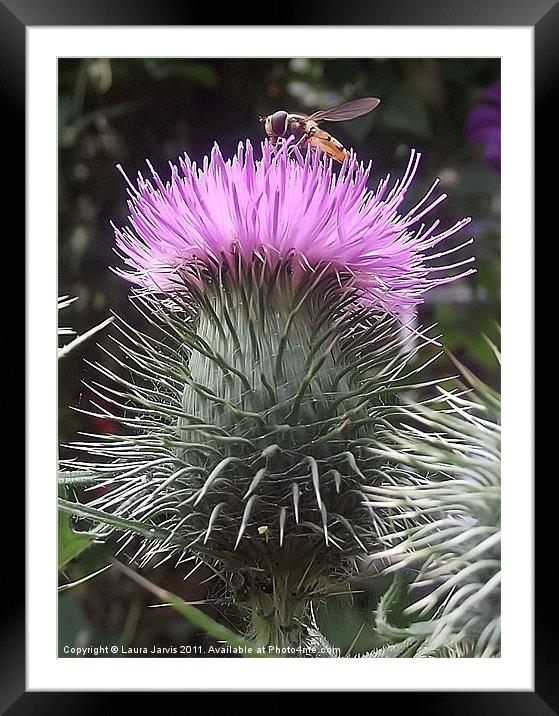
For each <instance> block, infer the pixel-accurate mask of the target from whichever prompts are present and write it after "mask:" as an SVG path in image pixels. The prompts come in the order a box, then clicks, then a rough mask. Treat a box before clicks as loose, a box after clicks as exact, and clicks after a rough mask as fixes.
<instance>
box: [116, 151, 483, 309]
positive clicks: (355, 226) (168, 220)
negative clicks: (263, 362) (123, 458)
mask: <svg viewBox="0 0 559 716" xmlns="http://www.w3.org/2000/svg"><path fill="white" fill-rule="evenodd" d="M288 150H289V151H288ZM419 159H420V154H419V153H418V152H415V151H414V150H412V152H411V155H410V159H409V162H408V165H407V168H406V170H405V172H404V174H403V176H402V177H401V178H400V179H399V180H396V181H391V178H390V175H388V176H387V177H385V178H384V179H382V180H381V181H380V182H379V184H378V186H377V188H376V190H374V191H371V190H370V189H369V188H368V187H367V182H368V180H369V176H370V172H371V163H369V165H368V166H367V167H365V166H364V165H363V164H362V163H357V161H356V160H355V159H354V158H350V159H348V160H346V161H345V162H344V164H343V165H342V166H341V168H340V169H339V171H338V173H337V174H336V173H335V172H334V170H333V165H332V162H331V160H328V159H325V158H324V157H323V156H322V155H320V154H319V153H318V152H313V151H309V152H307V153H306V154H305V155H302V154H301V153H300V152H299V150H298V149H297V148H295V147H293V146H290V143H289V142H286V143H283V145H282V146H281V148H279V149H277V148H274V147H272V146H271V145H270V144H269V143H268V142H264V143H263V144H262V158H261V159H255V158H254V154H253V148H252V146H251V144H250V142H249V141H247V142H246V145H243V144H242V143H241V144H240V145H239V149H238V151H237V154H236V155H235V156H234V157H233V158H231V159H228V160H225V159H224V158H223V156H222V154H221V152H220V150H219V147H218V146H217V145H215V146H214V148H213V150H212V152H211V156H210V157H209V158H208V157H205V158H204V160H203V163H202V166H201V167H197V165H196V163H195V162H192V161H191V160H190V159H189V157H188V156H186V155H185V156H184V158H180V159H179V167H177V166H175V165H171V179H170V181H169V182H167V183H166V184H164V183H163V182H162V181H161V179H160V178H159V176H158V175H157V174H156V173H155V172H154V171H153V169H152V167H151V165H149V163H148V165H149V166H150V170H151V172H152V180H151V181H150V180H147V179H144V178H143V176H142V175H141V174H139V175H138V187H137V189H136V188H135V187H134V186H133V185H132V184H131V182H130V181H129V180H127V181H128V184H129V187H130V188H129V195H130V200H129V202H128V206H129V210H130V217H129V222H130V224H129V226H128V227H126V228H123V229H122V230H119V229H118V228H116V227H114V228H115V233H116V239H117V245H118V248H119V250H120V252H121V254H122V256H123V258H124V261H125V263H126V264H127V265H128V266H129V267H130V268H131V269H132V271H131V272H121V273H122V275H124V276H125V277H126V278H127V279H128V280H129V281H131V282H132V283H135V284H137V285H141V286H144V287H146V288H148V289H152V290H159V291H176V290H180V289H181V287H182V288H183V290H184V288H185V285H186V288H187V289H188V286H189V285H193V284H196V286H197V288H200V286H201V284H202V283H203V278H202V275H203V273H202V272H201V269H204V268H206V269H209V270H210V271H215V270H223V271H224V272H225V271H228V272H229V275H230V276H234V275H235V271H239V270H243V269H242V267H243V266H245V267H246V268H247V269H248V267H249V266H250V265H251V263H252V262H254V261H255V260H257V261H261V262H262V263H263V264H264V265H265V266H266V267H267V268H269V269H270V270H272V271H273V270H274V268H276V267H277V266H278V265H279V264H280V263H282V262H286V261H287V262H289V265H290V269H289V270H290V273H291V274H292V280H293V282H294V283H295V284H296V283H297V281H298V279H299V278H300V277H302V276H303V275H305V274H308V272H309V271H316V270H319V269H320V271H321V272H322V271H324V270H325V271H326V273H328V272H331V273H333V274H336V275H337V276H338V277H339V280H340V284H341V285H342V286H344V285H347V286H353V287H355V288H357V289H358V290H359V293H360V297H361V300H362V301H363V302H364V303H365V302H366V303H369V304H372V305H374V306H376V307H378V308H380V309H383V310H387V311H389V312H391V313H393V314H396V315H399V316H402V315H403V314H409V311H410V310H413V309H414V308H415V307H416V306H417V304H418V303H420V302H422V300H423V295H424V293H425V292H426V291H427V290H429V289H431V288H433V287H434V286H438V285H441V284H443V283H448V282H450V281H454V280H456V279H457V278H460V277H461V276H465V275H467V274H469V273H472V271H473V269H465V270H462V271H461V272H458V273H456V272H454V274H451V275H449V274H448V272H447V269H457V268H458V267H461V266H463V265H464V264H467V263H469V262H470V261H472V260H473V259H470V258H469V259H466V260H464V261H459V262H457V263H455V264H454V265H450V266H432V265H431V262H432V261H433V260H437V259H439V258H440V257H442V256H445V255H448V254H451V253H453V252H454V251H457V250H458V249H460V248H462V246H465V245H466V244H469V243H471V241H472V239H469V240H468V241H466V242H465V243H463V244H461V246H455V247H453V248H449V249H446V250H442V251H432V249H433V248H434V247H436V246H438V245H439V244H441V243H442V242H444V241H445V240H446V239H447V238H448V237H449V236H451V235H452V234H454V233H456V232H457V231H459V230H460V229H462V228H463V227H464V226H465V225H466V224H467V223H468V222H469V219H468V218H465V219H462V220H460V221H458V222H457V223H455V224H454V225H453V226H451V227H450V228H447V229H445V230H444V231H441V232H439V233H436V231H437V229H438V228H439V223H440V221H439V220H438V219H435V220H432V221H431V222H430V223H429V224H425V223H423V221H422V220H423V219H424V217H426V216H427V215H428V214H430V213H431V212H432V211H433V209H434V208H435V207H436V206H438V205H439V204H440V203H441V202H442V201H443V200H444V199H445V198H446V195H445V194H442V195H440V196H438V197H436V198H432V195H433V192H434V190H435V188H436V186H437V184H438V181H435V182H434V184H433V186H432V187H431V189H430V190H429V191H428V192H427V194H426V195H425V196H424V197H423V199H421V201H419V203H417V204H416V205H415V206H414V207H413V208H411V209H408V210H407V211H403V210H402V208H401V207H402V204H403V202H404V200H405V198H406V194H407V192H408V190H409V189H410V187H411V185H412V183H413V180H414V177H415V174H416V172H417V168H418V164H419ZM125 176H126V175H125ZM248 270H250V269H248Z"/></svg>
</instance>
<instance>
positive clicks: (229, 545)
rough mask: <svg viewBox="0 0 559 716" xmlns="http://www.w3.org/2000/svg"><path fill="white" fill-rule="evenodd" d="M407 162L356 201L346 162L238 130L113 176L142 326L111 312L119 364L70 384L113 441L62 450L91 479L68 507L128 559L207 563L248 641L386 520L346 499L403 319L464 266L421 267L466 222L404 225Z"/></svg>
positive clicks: (373, 463)
mask: <svg viewBox="0 0 559 716" xmlns="http://www.w3.org/2000/svg"><path fill="white" fill-rule="evenodd" d="M418 162H419V154H417V153H416V152H412V154H411V157H410V160H409V163H408V166H407V168H406V170H405V172H404V175H403V176H402V177H401V179H399V180H396V181H392V180H391V179H390V177H386V178H385V179H383V180H381V181H380V182H379V183H378V185H377V188H376V189H375V190H374V191H372V190H370V189H369V188H368V186H367V185H368V181H369V179H370V173H371V166H370V165H369V166H368V167H365V166H363V165H362V164H359V163H357V162H356V161H355V159H354V158H350V159H349V160H347V161H346V162H345V163H344V164H343V166H342V167H341V168H340V169H339V171H338V173H337V174H336V173H335V172H334V170H333V167H332V163H331V162H329V161H327V160H325V159H324V158H323V157H321V156H320V155H319V154H318V153H315V152H309V153H307V154H306V155H304V156H303V155H302V154H301V153H300V152H299V151H298V149H297V148H296V147H295V146H293V145H292V143H290V142H285V143H284V144H283V145H282V147H281V148H279V149H275V148H273V147H272V146H271V145H270V144H268V143H264V144H263V145H262V156H261V158H260V159H258V160H256V159H255V158H254V156H253V149H252V147H251V145H250V143H249V142H247V143H246V145H240V146H239V150H238V152H237V154H236V155H235V156H234V157H233V158H232V159H229V160H225V159H224V158H223V157H222V155H221V153H220V151H219V149H218V147H217V146H216V147H215V148H214V150H213V151H212V153H211V156H210V158H206V159H205V160H204V162H203V164H202V166H201V167H197V165H196V164H195V163H193V162H191V161H190V159H189V158H188V157H184V158H182V159H180V160H179V165H178V167H177V166H171V175H170V180H169V181H168V182H167V183H163V181H162V180H161V179H160V178H159V176H158V175H157V174H156V173H155V172H153V171H152V178H151V179H150V180H147V179H144V178H143V177H142V176H141V175H140V176H139V177H138V181H137V186H134V185H133V184H132V183H131V182H130V181H129V182H128V185H129V211H130V218H129V226H128V227H125V228H123V229H118V228H116V227H115V234H116V240H117V247H118V250H119V252H120V254H121V256H122V258H123V261H124V264H125V266H126V269H124V270H123V269H118V271H119V273H121V275H123V276H124V277H125V278H126V279H127V280H128V281H130V282H131V283H132V284H133V286H134V290H133V294H132V301H133V302H134V304H135V305H136V306H137V308H138V309H139V310H140V312H141V313H142V315H143V316H144V319H145V321H146V326H147V328H146V329H145V330H142V331H140V330H138V329H137V328H135V327H132V326H130V325H127V324H126V323H125V322H124V321H122V320H118V321H117V322H115V326H116V327H117V328H118V330H119V335H115V336H113V341H114V344H115V346H116V348H115V350H114V351H107V353H108V354H109V355H110V356H111V358H112V359H113V360H114V361H116V362H117V363H118V364H119V365H120V367H121V370H119V371H116V372H114V371H112V370H111V369H109V368H108V367H105V366H103V365H97V366H96V367H97V368H98V369H99V371H100V372H101V373H102V374H104V375H105V376H106V377H108V378H109V379H110V380H111V381H112V383H113V385H114V387H103V386H101V385H98V384H95V385H92V386H91V389H92V390H93V391H94V392H96V393H97V394H98V395H99V396H100V397H101V398H102V400H103V405H107V404H110V405H112V406H114V413H115V414H114V415H112V414H111V417H112V419H114V420H118V421H119V422H120V424H121V425H122V426H123V428H124V432H125V435H123V436H99V437H98V439H97V440H96V441H94V440H88V441H87V442H84V443H78V444H77V445H76V447H77V448H78V449H81V450H84V451H85V452H86V453H88V456H89V459H88V460H87V461H84V462H83V463H80V462H78V463H76V462H72V467H78V468H79V467H85V468H87V469H88V470H91V471H93V472H94V474H95V477H94V487H100V486H102V487H104V488H105V491H104V492H103V494H102V495H101V496H99V497H96V498H94V499H93V500H91V501H90V502H89V503H88V509H89V515H90V516H91V515H96V518H97V519H99V520H100V521H101V522H104V525H102V526H101V527H99V528H98V530H99V533H100V534H107V533H108V532H109V531H111V529H112V528H113V527H120V529H121V530H122V532H123V534H122V535H121V537H120V540H121V543H122V549H124V548H125V547H126V546H127V545H129V544H130V543H132V542H133V541H135V542H137V536H138V534H139V535H141V536H142V537H141V539H140V543H139V545H137V548H136V550H135V551H134V553H133V554H132V559H134V560H137V561H138V562H139V564H140V565H145V564H148V563H150V564H151V565H154V564H160V563H161V562H163V561H166V560H168V559H173V560H174V561H175V562H176V564H177V566H180V565H181V564H182V563H183V562H185V561H187V560H190V559H194V560H195V562H196V564H195V567H194V568H196V566H197V565H198V564H206V565H209V566H210V568H211V569H212V570H214V572H215V573H216V575H218V576H219V577H220V578H221V583H222V588H223V589H224V590H225V592H226V593H227V595H228V596H229V597H230V598H231V600H232V601H233V602H235V603H236V604H237V605H239V606H240V607H241V608H243V609H244V613H245V614H246V615H247V631H248V632H249V633H250V634H252V636H253V637H254V638H255V639H256V641H257V643H259V644H261V645H264V646H279V647H283V646H292V645H300V644H302V643H304V642H305V640H306V639H307V638H308V635H309V633H310V629H311V627H312V626H313V625H312V619H311V616H310V610H309V607H310V603H311V600H312V599H313V598H315V597H317V596H319V595H324V594H327V593H328V592H329V591H332V590H335V589H337V590H339V588H340V584H344V583H346V582H347V581H348V580H350V579H351V577H352V576H353V575H355V574H356V573H357V570H358V564H359V560H360V559H361V558H362V557H364V556H365V555H367V554H369V553H370V552H371V551H374V550H375V549H378V547H379V546H380V545H381V544H382V539H383V538H384V536H385V535H386V534H387V532H388V529H389V523H388V522H386V520H385V519H384V516H383V513H382V511H377V510H375V509H374V508H373V507H371V505H370V504H367V503H368V499H367V496H366V490H367V489H368V488H370V487H372V486H375V485H377V484H381V483H382V482H383V480H384V476H385V474H386V470H387V469H390V467H389V463H390V461H387V459H386V457H385V455H383V454H381V451H382V448H383V446H384V445H385V444H387V443H388V442H391V441H393V433H394V430H395V428H394V413H395V405H396V404H397V403H398V402H399V396H400V394H401V393H402V391H404V390H409V389H410V387H413V386H414V385H415V383H416V379H415V377H414V376H415V375H416V374H417V373H418V372H419V371H420V368H421V365H418V364H417V363H414V362H413V361H414V360H415V356H416V355H417V353H418V352H420V351H421V349H422V348H423V346H424V345H425V344H426V343H427V340H428V339H427V338H426V337H425V336H424V334H423V332H422V331H421V329H419V330H418V329H412V328H411V327H410V325H409V320H410V317H411V316H413V314H414V311H415V309H416V307H417V305H418V304H419V303H420V302H421V301H422V300H423V297H424V294H425V293H426V291H428V290H429V289H430V288H432V287H434V286H437V285H440V284H442V283H446V282H448V281H452V280H455V279H456V278H458V277H460V276H463V275H466V274H468V273H470V271H471V269H468V268H462V265H463V264H466V263H469V261H470V259H468V260H467V261H465V262H458V263H456V264H455V265H454V266H450V267H449V266H441V265H437V264H438V260H439V259H440V258H441V257H443V256H445V255H447V254H450V253H452V252H453V251H455V250H457V249H458V248H461V247H462V246H464V245H465V244H467V243H470V240H468V241H466V242H464V243H462V244H461V246H456V247H454V248H443V249H441V250H440V249H439V248H438V246H439V244H441V243H442V242H444V241H445V240H446V239H447V238H448V237H450V236H451V235H452V234H454V233H456V232H457V231H459V230H460V229H462V228H463V227H464V226H465V225H466V224H467V222H468V220H467V219H463V220H461V221H459V222H457V223H456V224H454V225H453V226H451V227H450V228H447V229H445V230H443V231H438V228H439V221H438V220H433V221H432V222H431V223H430V224H424V223H422V220H423V219H424V217H426V216H427V215H428V214H429V213H430V212H432V211H433V209H434V208H435V207H436V206H437V205H438V204H439V203H440V201H442V200H443V199H444V195H442V196H438V197H437V198H433V192H434V191H435V187H436V183H435V184H434V185H433V187H432V188H431V190H430V191H429V192H428V194H427V195H426V196H425V197H424V198H423V199H422V200H421V201H420V202H419V203H417V204H416V205H415V206H414V207H412V208H409V209H407V210H406V211H403V210H402V206H403V203H404V201H405V199H406V194H407V192H408V190H409V189H410V187H411V186H412V184H413V179H414V176H415V174H416V172H417V168H418ZM449 269H450V270H449ZM410 338H413V341H410ZM106 416H107V414H106V412H103V417H106ZM91 456H93V457H94V459H95V462H94V463H92V462H91ZM186 571H187V570H186V569H185V572H186Z"/></svg>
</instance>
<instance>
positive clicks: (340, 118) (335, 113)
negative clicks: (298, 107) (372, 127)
mask: <svg viewBox="0 0 559 716" xmlns="http://www.w3.org/2000/svg"><path fill="white" fill-rule="evenodd" d="M379 104H380V99H378V97H363V98H362V99H354V100H352V101H351V102H344V104H339V105H338V106H337V107H332V108H331V109H323V110H320V111H319V112H315V113H314V114H311V116H310V117H309V119H312V120H314V121H315V122H320V121H322V120H324V121H326V122H345V121H346V120H348V119H355V117H361V115H363V114H367V112H372V111H373V109H375V107H378V105H379Z"/></svg>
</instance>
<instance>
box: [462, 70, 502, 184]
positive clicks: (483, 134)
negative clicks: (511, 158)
mask: <svg viewBox="0 0 559 716" xmlns="http://www.w3.org/2000/svg"><path fill="white" fill-rule="evenodd" d="M465 133H466V138H467V140H468V141H469V142H471V143H472V144H481V145H483V148H484V152H485V159H486V161H487V162H488V163H489V164H490V165H491V166H492V167H493V168H494V169H496V170H497V171H500V170H501V82H500V81H498V82H494V83H493V84H492V85H490V86H489V87H487V88H486V89H485V91H484V92H483V94H482V99H481V102H479V104H477V105H476V106H475V107H474V108H473V109H472V110H471V111H470V113H469V114H468V116H467V118H466V126H465Z"/></svg>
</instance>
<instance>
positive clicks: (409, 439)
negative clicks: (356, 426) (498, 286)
mask: <svg viewBox="0 0 559 716" xmlns="http://www.w3.org/2000/svg"><path fill="white" fill-rule="evenodd" d="M463 370H465V369H463ZM465 374H466V376H467V377H468V379H469V381H470V383H471V385H472V386H473V389H474V393H473V395H468V396H467V397H464V396H462V397H460V396H458V395H451V394H449V393H447V392H446V391H443V390H441V393H442V396H441V397H442V400H443V402H444V405H443V406H442V407H440V408H439V409H438V410H436V409H434V408H432V407H430V406H425V405H418V406H415V407H414V408H413V409H412V410H408V411H406V412H407V413H408V425H407V426H406V427H405V428H403V429H401V430H399V431H398V433H397V434H395V435H394V439H395V440H394V444H393V445H392V446H391V447H389V446H384V447H383V448H382V449H381V451H380V452H381V453H383V454H385V455H386V457H387V458H388V459H390V458H394V459H396V460H398V462H399V463H400V465H402V466H407V467H408V468H412V470H413V473H412V474H413V479H412V481H411V484H408V485H407V486H405V487H404V486H403V485H401V484H398V480H397V478H396V479H395V475H396V473H393V475H392V480H391V481H390V482H385V484H383V485H376V486H372V487H368V488H366V492H367V494H368V496H369V497H368V499H369V505H370V506H371V507H372V508H373V509H376V510H383V511H386V510H387V511H388V513H389V515H390V520H391V522H392V524H393V525H394V527H393V529H392V531H391V533H390V534H388V535H386V536H385V537H384V538H383V539H382V542H383V543H384V545H385V547H388V549H383V550H382V551H381V552H379V553H378V554H377V555H376V556H373V560H375V559H376V560H378V561H379V562H380V563H383V564H386V563H387V562H388V563H389V565H390V566H388V567H387V568H386V569H385V573H395V574H396V575H401V574H405V573H406V572H408V571H409V569H410V568H412V569H413V571H414V573H415V578H414V579H413V581H412V582H411V585H410V586H409V589H408V588H407V587H405V584H404V583H403V582H399V583H396V585H395V586H393V595H392V596H396V597H397V598H398V599H400V600H401V599H402V596H403V595H402V591H408V594H407V597H404V598H407V601H408V606H407V608H406V609H405V611H404V614H405V615H407V616H408V617H410V618H411V619H412V621H413V620H415V621H414V622H413V623H412V624H411V626H409V627H407V628H406V629H392V628H390V627H388V629H385V630H384V633H385V637H386V638H387V639H388V640H389V641H394V640H396V641H397V642H399V643H400V644H402V645H404V644H405V645H406V647H407V648H410V645H411V648H412V652H414V653H415V655H416V656H433V655H443V656H453V655H459V656H475V657H494V656H499V655H500V638H501V618H500V612H501V609H500V606H501V605H500V600H501V472H500V447H501V433H500V425H499V420H500V398H499V396H498V394H497V393H495V392H494V391H492V390H491V389H490V388H488V387H487V386H485V385H483V384H482V383H481V382H480V381H479V380H477V379H476V378H475V377H474V376H473V375H471V374H470V373H469V372H468V371H465ZM388 597H389V599H388V600H389V601H390V599H391V597H390V595H388ZM381 611H382V612H384V613H387V612H388V610H387V608H386V604H384V605H382V609H381ZM401 640H402V641H401Z"/></svg>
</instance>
